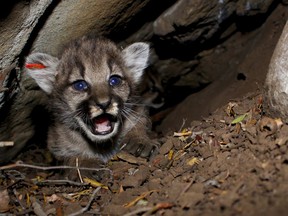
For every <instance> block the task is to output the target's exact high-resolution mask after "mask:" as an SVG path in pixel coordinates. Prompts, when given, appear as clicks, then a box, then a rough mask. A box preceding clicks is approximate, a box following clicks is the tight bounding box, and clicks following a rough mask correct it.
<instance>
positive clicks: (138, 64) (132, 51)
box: [122, 42, 149, 83]
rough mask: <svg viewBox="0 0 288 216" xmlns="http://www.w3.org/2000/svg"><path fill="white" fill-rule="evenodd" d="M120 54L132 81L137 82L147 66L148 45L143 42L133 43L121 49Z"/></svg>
mask: <svg viewBox="0 0 288 216" xmlns="http://www.w3.org/2000/svg"><path fill="white" fill-rule="evenodd" d="M122 55H123V59H124V61H125V64H126V67H127V68H128V69H129V72H130V74H131V77H132V78H133V81H134V82H135V83H139V82H140V81H141V77H142V75H143V73H144V69H145V68H146V67H147V66H148V58H149V45H148V44H147V43H143V42H139V43H133V44H131V45H130V46H128V47H126V48H125V49H124V50H123V51H122Z"/></svg>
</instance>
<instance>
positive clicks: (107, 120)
mask: <svg viewBox="0 0 288 216" xmlns="http://www.w3.org/2000/svg"><path fill="white" fill-rule="evenodd" d="M116 121H117V119H116V118H115V116H112V115H110V114H102V115H99V116H97V117H95V118H93V119H92V124H93V133H94V134H96V135H106V134H109V133H111V132H112V131H113V130H114V125H115V122H116Z"/></svg>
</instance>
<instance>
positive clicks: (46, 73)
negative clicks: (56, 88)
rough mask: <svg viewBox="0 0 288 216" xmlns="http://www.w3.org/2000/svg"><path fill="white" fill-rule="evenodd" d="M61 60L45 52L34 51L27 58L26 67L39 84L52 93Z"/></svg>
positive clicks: (48, 92)
mask: <svg viewBox="0 0 288 216" xmlns="http://www.w3.org/2000/svg"><path fill="white" fill-rule="evenodd" d="M58 63H59V60H58V59H57V58H55V57H53V56H50V55H48V54H45V53H33V54H31V55H29V56H28V57H27V58H26V61H25V69H26V71H27V73H28V75H29V76H31V77H32V78H33V79H34V80H35V81H36V83H37V84H38V86H39V87H40V88H41V89H42V90H43V91H45V92H46V93H47V94H50V93H51V92H52V90H53V84H54V81H55V76H56V72H57V70H56V68H57V65H58Z"/></svg>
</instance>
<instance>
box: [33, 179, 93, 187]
mask: <svg viewBox="0 0 288 216" xmlns="http://www.w3.org/2000/svg"><path fill="white" fill-rule="evenodd" d="M35 184H36V185H45V184H46V185H66V184H69V185H73V186H80V187H81V186H88V185H89V184H88V183H84V182H83V183H80V182H75V181H70V180H65V179H63V180H62V179H60V180H43V181H39V182H35Z"/></svg>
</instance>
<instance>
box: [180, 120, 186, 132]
mask: <svg viewBox="0 0 288 216" xmlns="http://www.w3.org/2000/svg"><path fill="white" fill-rule="evenodd" d="M186 120H187V119H183V120H182V125H181V127H180V129H179V130H178V131H179V132H181V131H182V130H183V127H184V125H185V124H186Z"/></svg>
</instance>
